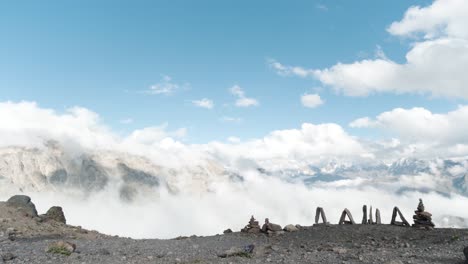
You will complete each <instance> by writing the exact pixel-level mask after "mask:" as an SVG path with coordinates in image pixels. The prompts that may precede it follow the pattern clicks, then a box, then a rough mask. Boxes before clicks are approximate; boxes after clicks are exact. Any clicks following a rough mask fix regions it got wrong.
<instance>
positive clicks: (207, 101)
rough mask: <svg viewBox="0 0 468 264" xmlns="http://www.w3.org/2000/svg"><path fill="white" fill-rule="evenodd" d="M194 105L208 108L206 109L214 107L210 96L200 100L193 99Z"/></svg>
mask: <svg viewBox="0 0 468 264" xmlns="http://www.w3.org/2000/svg"><path fill="white" fill-rule="evenodd" d="M192 103H193V105H195V106H198V107H201V108H206V109H213V107H214V103H213V101H212V100H210V99H208V98H203V99H200V100H194V101H192Z"/></svg>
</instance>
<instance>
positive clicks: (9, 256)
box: [2, 252, 16, 261]
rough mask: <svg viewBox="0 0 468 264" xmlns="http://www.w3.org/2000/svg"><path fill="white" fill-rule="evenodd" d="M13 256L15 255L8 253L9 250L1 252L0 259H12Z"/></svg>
mask: <svg viewBox="0 0 468 264" xmlns="http://www.w3.org/2000/svg"><path fill="white" fill-rule="evenodd" d="M15 258H16V256H15V255H13V254H12V253H10V252H7V253H4V254H2V260H3V261H10V260H14V259H15Z"/></svg>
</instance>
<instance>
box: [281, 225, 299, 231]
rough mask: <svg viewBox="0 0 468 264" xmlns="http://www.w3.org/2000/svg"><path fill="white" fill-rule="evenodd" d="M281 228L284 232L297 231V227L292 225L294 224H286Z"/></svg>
mask: <svg viewBox="0 0 468 264" xmlns="http://www.w3.org/2000/svg"><path fill="white" fill-rule="evenodd" d="M283 230H284V231H286V232H296V231H299V229H298V228H297V227H296V226H294V225H287V226H285V227H284V229H283Z"/></svg>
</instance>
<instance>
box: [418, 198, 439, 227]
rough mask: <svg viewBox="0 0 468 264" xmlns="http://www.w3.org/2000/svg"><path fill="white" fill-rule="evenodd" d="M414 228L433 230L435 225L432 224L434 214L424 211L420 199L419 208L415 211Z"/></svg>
mask: <svg viewBox="0 0 468 264" xmlns="http://www.w3.org/2000/svg"><path fill="white" fill-rule="evenodd" d="M414 213H415V215H414V216H413V220H414V224H413V227H424V228H433V227H434V226H435V225H434V223H432V214H431V213H429V212H426V211H424V204H423V201H422V199H419V204H418V208H417V210H416V211H414Z"/></svg>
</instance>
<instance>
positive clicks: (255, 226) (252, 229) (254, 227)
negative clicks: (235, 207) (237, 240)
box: [241, 215, 261, 234]
mask: <svg viewBox="0 0 468 264" xmlns="http://www.w3.org/2000/svg"><path fill="white" fill-rule="evenodd" d="M260 231H261V229H260V224H259V223H258V221H256V220H255V218H254V217H253V215H252V217H250V221H249V224H248V225H246V226H245V227H244V228H242V229H241V232H244V233H254V234H258V233H260Z"/></svg>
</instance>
